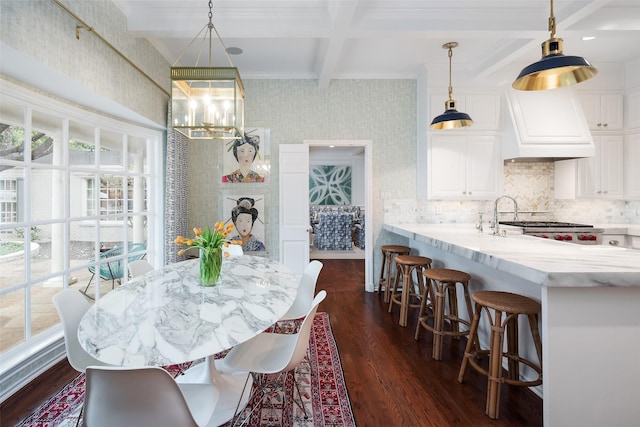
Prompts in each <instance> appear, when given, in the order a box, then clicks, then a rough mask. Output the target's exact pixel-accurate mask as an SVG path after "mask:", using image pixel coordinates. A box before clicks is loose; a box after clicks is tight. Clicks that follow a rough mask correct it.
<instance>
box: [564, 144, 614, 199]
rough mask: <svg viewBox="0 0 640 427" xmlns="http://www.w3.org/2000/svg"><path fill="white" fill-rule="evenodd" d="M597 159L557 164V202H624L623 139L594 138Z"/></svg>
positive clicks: (566, 161)
mask: <svg viewBox="0 0 640 427" xmlns="http://www.w3.org/2000/svg"><path fill="white" fill-rule="evenodd" d="M593 142H594V144H595V147H596V155H595V156H594V157H588V158H583V159H572V160H563V161H558V162H555V197H556V199H576V198H578V199H622V198H623V182H624V173H623V172H624V170H623V167H624V160H623V146H624V138H623V137H622V136H621V135H603V136H594V137H593Z"/></svg>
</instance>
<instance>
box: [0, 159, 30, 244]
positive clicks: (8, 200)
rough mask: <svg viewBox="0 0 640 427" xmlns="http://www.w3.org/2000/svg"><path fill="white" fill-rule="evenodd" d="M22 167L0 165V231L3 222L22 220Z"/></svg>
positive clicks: (0, 231)
mask: <svg viewBox="0 0 640 427" xmlns="http://www.w3.org/2000/svg"><path fill="white" fill-rule="evenodd" d="M23 202H24V168H21V167H14V166H0V233H2V232H3V231H2V230H1V228H2V225H3V224H5V225H6V224H12V223H15V222H20V221H24V219H25V218H24V210H23Z"/></svg>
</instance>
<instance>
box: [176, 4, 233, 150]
mask: <svg viewBox="0 0 640 427" xmlns="http://www.w3.org/2000/svg"><path fill="white" fill-rule="evenodd" d="M212 9H213V3H212V1H209V22H208V23H207V24H206V25H205V26H204V27H203V28H202V29H201V30H200V32H199V33H198V34H197V35H196V37H195V38H194V39H193V40H191V42H190V43H189V45H188V46H187V48H186V49H185V50H184V51H183V52H182V54H181V55H180V57H179V58H178V59H177V60H176V62H175V63H174V64H173V66H172V67H171V127H172V128H173V129H174V130H176V131H178V132H180V133H181V134H183V135H185V136H186V137H187V138H189V139H219V140H234V139H240V138H243V135H244V86H243V85H242V80H241V79H240V73H239V72H238V69H237V68H236V67H234V65H233V62H232V61H231V58H230V57H229V54H228V52H227V49H226V47H225V45H224V42H223V41H222V38H221V37H220V34H219V33H218V30H217V29H216V28H215V26H214V25H213V12H212ZM214 32H215V35H216V37H217V40H218V43H219V45H220V46H221V47H222V50H223V51H224V54H225V55H226V57H227V60H228V61H229V65H230V66H229V67H214V66H213V47H214V37H213V33H214ZM201 35H203V37H202V45H201V46H200V50H199V51H198V59H197V61H196V65H195V66H193V67H179V66H176V64H177V63H178V61H180V59H181V58H182V57H183V56H184V54H185V53H186V52H187V50H189V48H190V47H191V45H193V43H194V42H195V41H196V40H197V39H198V38H199V37H200V36H201ZM207 36H208V37H207ZM207 40H208V42H209V62H208V65H207V66H206V67H202V66H199V64H198V63H199V61H200V54H201V53H202V50H203V48H204V46H205V42H206V41H207Z"/></svg>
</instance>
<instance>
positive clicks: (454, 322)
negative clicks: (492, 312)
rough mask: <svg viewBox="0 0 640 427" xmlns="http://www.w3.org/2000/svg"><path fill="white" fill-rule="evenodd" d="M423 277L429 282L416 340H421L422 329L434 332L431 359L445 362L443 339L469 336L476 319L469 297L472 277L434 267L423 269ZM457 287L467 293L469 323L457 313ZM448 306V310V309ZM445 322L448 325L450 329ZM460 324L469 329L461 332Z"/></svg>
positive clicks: (465, 297) (456, 271) (465, 294)
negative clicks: (460, 287) (428, 303)
mask: <svg viewBox="0 0 640 427" xmlns="http://www.w3.org/2000/svg"><path fill="white" fill-rule="evenodd" d="M422 274H423V275H424V277H425V279H426V283H425V287H424V290H423V295H422V301H421V305H420V312H419V314H418V325H417V326H416V335H415V337H414V338H415V339H416V340H417V339H418V338H419V337H420V330H421V328H425V329H426V330H428V331H431V332H433V350H432V357H433V359H434V360H442V339H443V338H444V337H445V336H451V337H454V338H458V339H459V338H460V337H461V336H463V335H468V334H469V327H470V326H471V319H472V317H473V310H472V307H471V298H470V297H469V280H471V276H470V275H469V274H467V273H465V272H463V271H458V270H451V269H447V268H432V269H429V270H424V271H423V272H422ZM458 284H460V285H461V286H462V290H463V292H464V300H465V303H466V306H467V316H468V317H467V319H469V320H467V319H464V318H461V317H460V315H459V314H458V294H457V291H456V287H457V285H458ZM428 293H431V302H432V305H431V309H432V311H431V312H429V311H428V310H427V308H428V306H427V304H426V301H427V295H428ZM447 300H448V301H447ZM447 302H448V304H447ZM447 305H448V310H446V306H447ZM446 323H448V324H449V327H448V328H447V327H446ZM461 323H462V324H464V325H466V326H467V328H466V329H465V330H461V329H460V324H461Z"/></svg>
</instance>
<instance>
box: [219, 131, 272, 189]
mask: <svg viewBox="0 0 640 427" xmlns="http://www.w3.org/2000/svg"><path fill="white" fill-rule="evenodd" d="M268 154H269V153H268V144H267V142H266V140H265V130H264V129H250V130H247V131H246V132H245V133H244V136H243V137H242V138H241V139H236V140H234V141H231V142H229V143H228V145H227V152H226V153H225V156H224V171H225V173H224V174H223V175H222V182H227V183H228V182H232V183H239V182H265V175H266V173H267V171H268V167H266V166H267V165H268V160H266V157H267V156H268Z"/></svg>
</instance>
